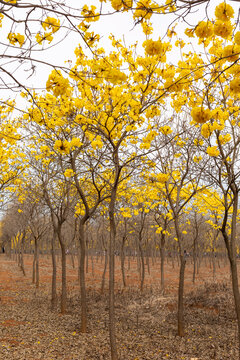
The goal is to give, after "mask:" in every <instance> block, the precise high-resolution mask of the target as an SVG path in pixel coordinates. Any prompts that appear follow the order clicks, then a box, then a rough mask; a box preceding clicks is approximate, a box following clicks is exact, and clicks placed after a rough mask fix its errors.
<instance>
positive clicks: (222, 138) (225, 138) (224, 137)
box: [216, 134, 232, 145]
mask: <svg viewBox="0 0 240 360" xmlns="http://www.w3.org/2000/svg"><path fill="white" fill-rule="evenodd" d="M231 139H232V137H231V135H230V134H226V135H220V136H219V141H220V143H221V144H222V145H224V144H226V143H228V142H229V141H231ZM216 142H217V141H216Z"/></svg>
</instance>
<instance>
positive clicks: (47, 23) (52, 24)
mask: <svg viewBox="0 0 240 360" xmlns="http://www.w3.org/2000/svg"><path fill="white" fill-rule="evenodd" d="M42 27H43V28H44V30H47V29H51V30H52V32H53V33H55V32H56V31H58V30H59V29H60V20H59V19H55V18H52V17H49V16H48V17H47V18H46V19H45V20H44V21H43V22H42Z"/></svg>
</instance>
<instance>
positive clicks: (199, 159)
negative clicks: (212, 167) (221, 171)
mask: <svg viewBox="0 0 240 360" xmlns="http://www.w3.org/2000/svg"><path fill="white" fill-rule="evenodd" d="M201 160H202V157H201V156H196V155H195V156H194V158H193V161H194V162H195V163H197V164H198V163H199V162H200V161H201Z"/></svg>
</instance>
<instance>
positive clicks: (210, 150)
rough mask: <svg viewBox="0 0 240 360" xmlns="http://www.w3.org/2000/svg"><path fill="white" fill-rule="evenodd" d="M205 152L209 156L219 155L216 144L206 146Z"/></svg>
mask: <svg viewBox="0 0 240 360" xmlns="http://www.w3.org/2000/svg"><path fill="white" fill-rule="evenodd" d="M207 153H208V155H209V156H213V157H214V156H218V155H219V150H218V148H217V146H209V147H208V148H207Z"/></svg>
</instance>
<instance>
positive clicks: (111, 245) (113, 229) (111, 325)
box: [109, 187, 118, 360]
mask: <svg viewBox="0 0 240 360" xmlns="http://www.w3.org/2000/svg"><path fill="white" fill-rule="evenodd" d="M116 195H117V187H114V188H113V189H112V194H111V201H110V204H109V220H110V241H109V337H110V347H111V360H118V353H117V342H116V328H115V298H114V288H115V286H114V285H115V279H114V278H115V256H114V250H115V241H116V224H115V219H114V211H115V201H116Z"/></svg>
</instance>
